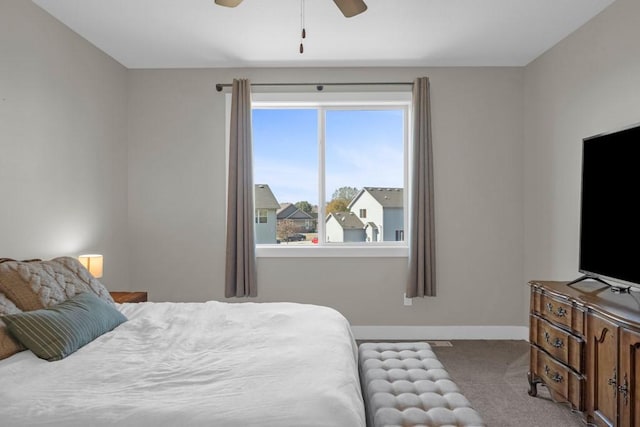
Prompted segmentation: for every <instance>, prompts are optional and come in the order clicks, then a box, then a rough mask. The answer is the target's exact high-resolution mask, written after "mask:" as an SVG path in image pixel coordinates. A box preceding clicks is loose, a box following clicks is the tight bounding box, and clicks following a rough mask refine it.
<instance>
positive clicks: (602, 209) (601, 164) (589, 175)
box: [579, 125, 640, 286]
mask: <svg viewBox="0 0 640 427" xmlns="http://www.w3.org/2000/svg"><path fill="white" fill-rule="evenodd" d="M582 148H583V150H582V200H581V211H580V213H581V215H580V217H581V218H580V261H579V264H580V265H579V268H580V271H581V272H582V273H584V274H585V275H587V276H591V277H597V278H602V279H606V278H608V279H613V280H616V281H620V282H624V283H626V284H630V285H636V286H640V250H639V248H640V247H639V245H640V210H638V208H637V206H638V205H636V203H638V202H639V201H640V200H639V199H640V125H636V126H634V127H630V128H627V129H623V130H620V131H616V132H611V133H607V134H602V135H596V136H592V137H589V138H585V139H584V140H583V147H582Z"/></svg>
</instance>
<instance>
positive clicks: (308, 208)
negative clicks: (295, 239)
mask: <svg viewBox="0 0 640 427" xmlns="http://www.w3.org/2000/svg"><path fill="white" fill-rule="evenodd" d="M295 207H296V208H298V209H300V210H301V211H303V212H306V213H308V214H311V213H312V212H313V206H312V205H311V203H309V202H307V201H301V202H298V203H296V204H295Z"/></svg>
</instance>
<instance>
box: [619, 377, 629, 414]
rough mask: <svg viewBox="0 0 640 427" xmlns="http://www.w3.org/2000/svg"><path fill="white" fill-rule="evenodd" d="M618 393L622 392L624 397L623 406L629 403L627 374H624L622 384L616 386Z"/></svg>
mask: <svg viewBox="0 0 640 427" xmlns="http://www.w3.org/2000/svg"><path fill="white" fill-rule="evenodd" d="M618 393H622V397H623V398H624V406H628V405H629V395H628V393H629V383H628V382H627V374H626V373H625V374H624V384H623V385H619V386H618Z"/></svg>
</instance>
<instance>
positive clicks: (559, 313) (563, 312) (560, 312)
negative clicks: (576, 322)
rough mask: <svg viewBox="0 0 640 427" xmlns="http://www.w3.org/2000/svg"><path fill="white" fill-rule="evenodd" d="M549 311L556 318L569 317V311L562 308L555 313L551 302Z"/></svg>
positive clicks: (548, 306)
mask: <svg viewBox="0 0 640 427" xmlns="http://www.w3.org/2000/svg"><path fill="white" fill-rule="evenodd" d="M547 310H548V311H549V313H551V314H553V315H554V316H556V317H566V315H567V310H565V309H564V308H562V307H558V309H557V310H556V311H553V304H551V303H550V302H548V303H547Z"/></svg>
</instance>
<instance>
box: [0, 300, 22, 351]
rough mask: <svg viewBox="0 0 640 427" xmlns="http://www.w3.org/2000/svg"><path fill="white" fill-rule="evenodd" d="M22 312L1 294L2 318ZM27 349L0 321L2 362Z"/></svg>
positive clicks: (0, 308) (0, 309) (0, 311)
mask: <svg viewBox="0 0 640 427" xmlns="http://www.w3.org/2000/svg"><path fill="white" fill-rule="evenodd" d="M21 312H22V311H21V310H20V309H19V308H18V307H16V306H15V304H14V303H13V302H11V300H9V298H7V297H6V296H5V295H4V294H3V293H2V292H0V316H5V315H7V314H17V313H21ZM24 349H25V348H24V347H23V346H22V345H20V343H19V342H18V341H16V340H15V339H14V338H13V337H12V336H11V334H9V332H8V331H7V328H5V325H4V322H2V320H0V360H2V359H6V358H7V357H9V356H13V355H14V354H16V353H18V352H19V351H22V350H24Z"/></svg>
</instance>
